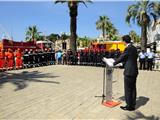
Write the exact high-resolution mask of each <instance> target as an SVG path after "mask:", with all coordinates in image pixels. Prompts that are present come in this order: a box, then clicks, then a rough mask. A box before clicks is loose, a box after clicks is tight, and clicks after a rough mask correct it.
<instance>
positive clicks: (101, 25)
mask: <svg viewBox="0 0 160 120" xmlns="http://www.w3.org/2000/svg"><path fill="white" fill-rule="evenodd" d="M96 28H97V30H102V35H103V38H106V34H107V35H108V37H109V39H110V40H111V39H112V37H113V36H114V35H115V34H117V32H118V30H117V29H116V28H115V27H114V25H113V24H112V23H111V21H110V19H109V18H108V17H107V16H100V17H99V20H98V21H97V22H96Z"/></svg>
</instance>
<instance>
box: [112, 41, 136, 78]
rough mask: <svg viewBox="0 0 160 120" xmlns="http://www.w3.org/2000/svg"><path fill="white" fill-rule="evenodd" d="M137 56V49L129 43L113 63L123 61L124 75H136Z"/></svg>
mask: <svg viewBox="0 0 160 120" xmlns="http://www.w3.org/2000/svg"><path fill="white" fill-rule="evenodd" d="M137 58H138V53H137V49H136V47H134V46H133V45H132V44H131V43H130V44H129V45H128V46H127V47H126V48H125V50H124V53H123V54H122V55H121V56H120V57H119V58H118V59H117V60H116V61H115V62H114V65H116V64H118V63H121V62H123V63H124V75H125V76H134V77H136V76H137V75H138V67H137Z"/></svg>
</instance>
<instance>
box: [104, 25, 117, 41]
mask: <svg viewBox="0 0 160 120" xmlns="http://www.w3.org/2000/svg"><path fill="white" fill-rule="evenodd" d="M106 31H107V33H108V37H109V40H115V39H116V38H117V37H116V36H117V34H118V30H117V29H116V28H115V27H114V25H113V24H112V23H110V25H109V26H108V28H106Z"/></svg>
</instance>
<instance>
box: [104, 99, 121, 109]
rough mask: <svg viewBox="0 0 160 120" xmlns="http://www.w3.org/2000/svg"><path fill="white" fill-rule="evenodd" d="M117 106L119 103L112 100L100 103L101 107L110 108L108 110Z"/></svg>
mask: <svg viewBox="0 0 160 120" xmlns="http://www.w3.org/2000/svg"><path fill="white" fill-rule="evenodd" d="M119 104H121V102H120V101H114V100H112V101H105V102H103V103H102V105H104V106H106V107H110V108H112V107H115V106H117V105H119Z"/></svg>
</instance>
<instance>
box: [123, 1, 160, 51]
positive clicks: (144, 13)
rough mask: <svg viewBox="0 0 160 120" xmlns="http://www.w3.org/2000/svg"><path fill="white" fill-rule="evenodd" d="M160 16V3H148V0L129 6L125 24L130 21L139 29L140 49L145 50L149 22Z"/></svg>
mask: <svg viewBox="0 0 160 120" xmlns="http://www.w3.org/2000/svg"><path fill="white" fill-rule="evenodd" d="M159 15H160V2H153V1H152V2H150V1H149V0H141V1H138V2H137V3H135V4H133V5H130V6H129V7H128V10H127V16H126V22H127V23H128V24H129V23H130V21H131V20H132V21H133V22H134V23H135V22H137V24H138V25H139V26H140V27H141V49H142V50H146V47H147V27H149V25H150V21H152V20H154V21H155V22H156V20H157V19H158V16H159Z"/></svg>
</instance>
